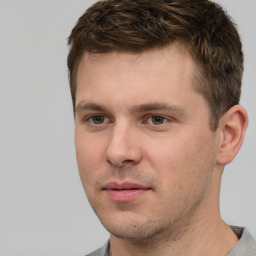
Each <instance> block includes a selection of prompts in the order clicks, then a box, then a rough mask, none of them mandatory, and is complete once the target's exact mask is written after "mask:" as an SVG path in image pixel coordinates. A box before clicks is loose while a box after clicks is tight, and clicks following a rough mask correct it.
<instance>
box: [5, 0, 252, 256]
mask: <svg viewBox="0 0 256 256" xmlns="http://www.w3.org/2000/svg"><path fill="white" fill-rule="evenodd" d="M93 2H95V1H88V0H87V1H85V0H83V1H82V0H75V1H70V0H55V1H53V0H20V1H19V0H0V89H1V90H0V117H1V125H0V148H1V149H0V150H1V151H0V153H1V154H0V155H1V160H0V255H2V256H3V255H4V256H16V255H17V256H32V255H33V256H35V255H38V256H56V255H58V256H62V255H63V256H64V255H66V256H71V255H72V256H78V255H84V254H85V253H86V252H89V251H91V250H93V249H94V248H96V247H98V246H100V245H101V244H103V243H104V242H105V240H106V239H107V237H108V234H107V232H106V231H105V230H104V229H103V228H102V227H101V225H100V223H99V221H98V220H97V218H96V217H95V216H94V213H93V212H92V210H91V208H90V206H89V204H88V202H87V200H86V196H85V195H84V192H83V189H82V185H81V183H80V180H79V176H78V171H77V165H76V160H75V150H74V142H73V140H74V139H73V137H74V135H73V134H74V121H73V116H72V108H71V98H70V93H69V85H68V79H67V67H66V56H67V52H68V48H67V45H66V38H67V37H68V35H69V33H70V31H71V29H72V27H73V26H74V24H75V22H76V21H77V19H78V17H80V15H81V14H82V13H83V12H84V10H85V9H86V8H87V7H88V6H89V5H91V4H92V3H93ZM219 2H220V3H221V4H222V5H223V6H225V7H226V9H227V10H228V12H229V14H230V15H231V16H232V17H233V18H234V19H235V21H236V23H237V24H238V28H239V31H240V34H241V36H242V40H243V43H244V53H245V74H244V79H243V94H242V101H241V103H242V105H244V106H245V107H246V108H247V110H248V113H249V117H250V125H249V128H248V131H247V135H246V138H245V142H244V145H243V147H242V150H241V151H240V153H239V154H238V156H237V158H236V159H235V160H234V161H233V163H232V164H230V165H228V166H227V167H226V169H225V173H224V176H223V185H222V193H221V209H222V216H223V218H224V219H225V220H226V221H227V222H228V223H230V224H236V225H242V226H247V227H249V229H250V230H251V232H252V233H253V234H254V235H255V236H256V221H255V216H256V205H255V201H256V200H255V195H256V186H255V180H256V170H255V168H256V155H255V151H256V143H255V142H256V102H255V98H256V89H255V88H256V87H255V81H256V79H255V72H256V70H255V59H256V50H255V49H256V48H255V45H256V35H255V34H256V22H255V21H256V19H255V9H256V1H254V0H245V1H240V0H239V1H238V0H219Z"/></svg>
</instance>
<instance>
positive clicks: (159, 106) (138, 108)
mask: <svg viewBox="0 0 256 256" xmlns="http://www.w3.org/2000/svg"><path fill="white" fill-rule="evenodd" d="M155 110H167V111H173V112H180V113H185V112H186V111H185V109H184V108H182V107H179V106H176V105H170V104H167V103H159V102H153V103H146V104H141V105H135V106H133V107H132V108H131V112H148V111H155Z"/></svg>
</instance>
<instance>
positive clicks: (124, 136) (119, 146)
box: [105, 125, 142, 167]
mask: <svg viewBox="0 0 256 256" xmlns="http://www.w3.org/2000/svg"><path fill="white" fill-rule="evenodd" d="M135 130H136V129H135V128H132V127H131V126H129V125H116V126H115V127H114V128H113V130H112V134H111V138H110V141H109V144H108V147H107V150H106V156H105V158H106V161H107V162H108V163H110V164H111V165H114V166H118V167H122V166H124V165H127V164H129V165H136V164H138V163H139V162H140V161H141V159H142V152H141V145H140V143H139V140H138V136H137V133H136V131H135Z"/></svg>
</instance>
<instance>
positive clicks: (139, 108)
mask: <svg viewBox="0 0 256 256" xmlns="http://www.w3.org/2000/svg"><path fill="white" fill-rule="evenodd" d="M85 110H93V111H100V112H107V111H108V109H107V107H105V106H104V105H101V104H98V103H94V102H84V101H82V102H80V103H79V104H77V106H76V108H75V112H76V113H79V112H81V111H85ZM156 110H166V111H172V112H176V113H179V114H185V112H186V110H185V109H184V108H182V107H180V106H176V105H170V104H167V103H160V102H153V103H146V104H140V105H135V106H132V107H131V108H130V111H131V112H132V113H138V112H148V111H156Z"/></svg>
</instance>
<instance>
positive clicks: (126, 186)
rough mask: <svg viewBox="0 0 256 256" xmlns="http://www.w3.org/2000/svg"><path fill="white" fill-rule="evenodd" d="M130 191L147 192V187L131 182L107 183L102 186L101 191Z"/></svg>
mask: <svg viewBox="0 0 256 256" xmlns="http://www.w3.org/2000/svg"><path fill="white" fill-rule="evenodd" d="M132 189H141V190H148V189H150V188H149V187H145V186H143V185H141V184H137V183H133V182H123V183H119V182H109V183H107V184H105V185H104V187H103V190H132Z"/></svg>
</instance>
